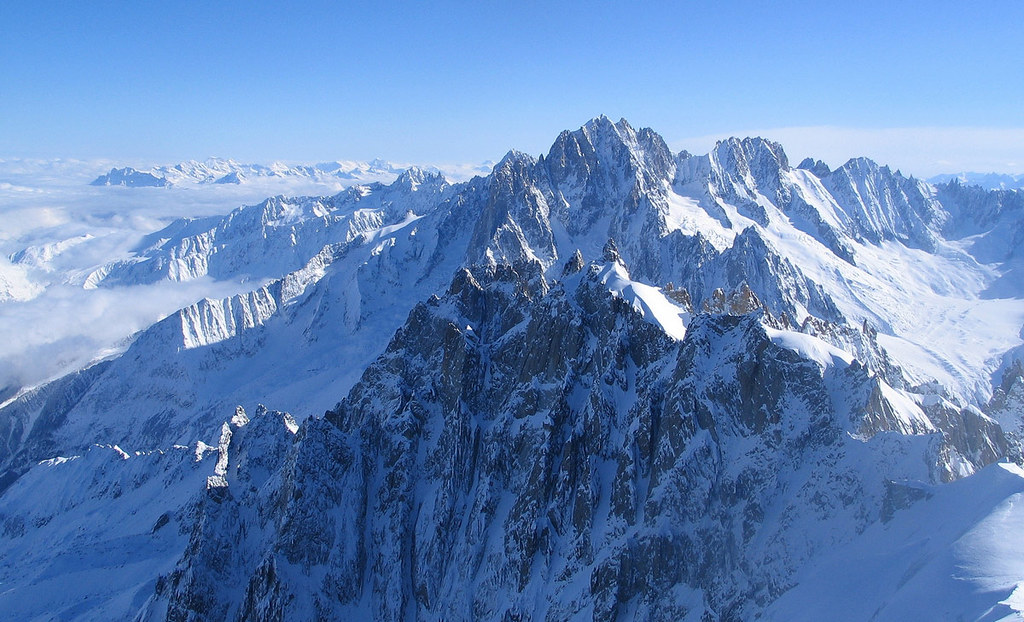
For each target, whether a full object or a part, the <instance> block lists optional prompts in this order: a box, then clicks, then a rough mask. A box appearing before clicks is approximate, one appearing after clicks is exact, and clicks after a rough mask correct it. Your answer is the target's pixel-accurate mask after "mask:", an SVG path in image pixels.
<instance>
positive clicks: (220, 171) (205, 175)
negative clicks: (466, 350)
mask: <svg viewBox="0 0 1024 622" xmlns="http://www.w3.org/2000/svg"><path fill="white" fill-rule="evenodd" d="M490 167H491V163H484V164H481V165H480V166H478V167H475V168H474V167H469V168H468V170H469V171H472V172H473V173H479V174H487V173H489V172H490ZM406 168H408V166H400V165H396V164H393V163H391V162H387V161H385V160H381V159H376V160H372V161H370V162H354V161H342V162H321V163H319V164H312V165H294V166H292V165H287V164H281V163H273V164H270V165H262V164H243V163H240V162H235V161H234V160H229V159H223V158H209V159H207V160H205V161H203V162H198V161H196V160H188V161H186V162H182V163H180V164H175V165H173V166H157V167H154V168H151V169H146V170H139V169H135V168H132V167H124V168H112V169H110V172H108V173H106V174H103V175H100V176H99V177H97V178H96V179H95V180H93V182H92V184H91V185H93V186H128V187H164V186H176V185H181V184H242V183H246V182H248V181H251V180H254V179H259V178H294V179H307V180H312V181H317V182H329V181H335V182H343V183H345V184H346V185H347V184H350V183H357V182H358V183H368V182H374V181H392V180H394V179H395V177H397V176H398V174H399V173H401V172H402V171H404V170H406ZM424 168H425V170H427V171H428V172H435V173H436V172H442V169H441V168H437V167H424ZM463 168H466V167H463ZM444 170H446V171H447V169H444Z"/></svg>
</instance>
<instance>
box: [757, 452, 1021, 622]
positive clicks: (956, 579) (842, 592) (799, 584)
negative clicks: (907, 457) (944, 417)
mask: <svg viewBox="0 0 1024 622" xmlns="http://www.w3.org/2000/svg"><path fill="white" fill-rule="evenodd" d="M896 486H899V485H896ZM904 486H905V491H904V494H903V499H904V502H906V503H908V504H909V507H907V508H905V509H904V508H899V507H897V508H894V509H893V511H892V514H891V515H889V516H887V517H885V520H883V521H882V522H880V523H877V524H875V525H872V526H871V527H870V528H869V529H867V530H865V531H864V533H862V534H860V535H858V536H857V537H856V538H854V539H853V540H852V541H851V542H849V543H847V544H845V545H843V546H841V547H837V548H836V549H834V550H832V551H829V552H828V553H827V554H825V555H822V556H821V558H820V559H818V560H816V561H815V562H814V563H812V564H810V565H808V566H807V567H806V568H804V569H802V570H801V572H800V573H799V574H798V575H797V577H796V578H795V580H796V587H794V588H793V589H792V590H790V591H788V592H786V593H785V594H783V595H782V597H780V598H779V600H778V601H776V602H775V603H773V604H772V606H771V607H769V608H768V610H767V612H766V613H765V615H764V616H763V619H766V620H823V619H828V620H871V619H876V620H957V619H963V620H1020V619H1024V586H1022V584H1021V577H1024V538H1021V534H1022V533H1024V504H1022V502H1024V471H1022V470H1021V468H1020V466H1018V465H1016V464H1012V463H1011V464H1005V463H1001V464H993V465H991V466H989V467H986V468H985V469H983V470H982V471H981V472H979V473H978V474H977V475H975V476H973V477H971V478H969V479H966V480H962V481H958V482H954V483H952V484H949V485H946V486H939V487H933V486H924V485H920V484H909V485H904ZM894 489H895V488H894Z"/></svg>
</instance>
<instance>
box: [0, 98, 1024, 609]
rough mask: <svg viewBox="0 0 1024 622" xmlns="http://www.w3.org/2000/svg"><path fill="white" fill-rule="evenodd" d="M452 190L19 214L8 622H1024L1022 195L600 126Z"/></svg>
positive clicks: (9, 200)
mask: <svg viewBox="0 0 1024 622" xmlns="http://www.w3.org/2000/svg"><path fill="white" fill-rule="evenodd" d="M2 164H4V163H2V162H0V170H3V169H4V167H3V166H2ZM8 164H9V163H8ZM19 166H20V165H19ZM62 170H63V169H62V168H60V167H57V168H56V169H54V170H53V171H51V175H53V176H55V177H59V176H60V173H61V171H62ZM104 170H106V169H104ZM474 173H480V174H476V175H475V176H473V177H471V178H468V176H467V177H466V178H463V179H462V180H458V179H453V176H452V175H448V176H446V173H445V172H442V171H440V170H437V169H420V168H416V167H394V166H392V165H388V164H386V163H381V162H377V163H371V164H369V165H359V166H346V165H344V164H343V163H337V164H336V165H322V166H319V168H318V167H290V168H289V167H276V168H275V167H273V166H272V167H258V166H255V165H238V164H237V163H233V162H231V161H227V160H211V161H208V162H206V163H191V164H190V165H188V166H186V165H178V166H177V167H157V168H154V169H149V170H143V171H140V170H136V169H132V168H116V167H115V168H114V169H113V170H110V172H109V173H105V174H102V175H101V176H100V177H99V178H95V175H96V172H92V173H89V174H86V173H84V172H81V171H80V172H79V173H78V176H77V177H75V179H76V180H77V181H76V183H77V184H79V185H80V186H82V187H83V189H72V188H71V187H70V186H64V187H62V191H61V192H63V194H61V192H56V193H49V194H47V193H46V192H44V191H42V190H39V189H38V188H35V187H33V186H32V184H31V179H30V177H31V175H22V176H20V177H17V176H7V177H6V179H4V180H3V181H2V183H0V198H2V199H3V204H2V205H0V207H2V208H3V210H4V211H3V213H4V217H5V220H6V219H10V220H7V222H10V223H11V224H10V226H6V232H5V233H4V235H3V237H0V243H2V244H3V250H4V253H5V255H6V257H4V258H3V259H2V261H0V310H2V311H3V314H2V315H3V316H4V318H5V319H2V322H0V335H2V336H3V337H4V339H3V341H4V342H5V345H4V346H3V347H4V348H8V349H7V350H0V361H2V362H3V366H4V367H8V368H9V369H0V618H3V619H10V620H26V621H35V620H39V621H43V620H137V621H140V622H143V621H156V620H175V621H200V620H211V621H213V620H231V621H241V620H268V621H269V620H364V619H373V620H394V621H398V620H502V621H522V620H634V619H635V620H687V621H694V622H698V621H699V622H711V621H739V620H1021V619H1024V470H1022V468H1021V466H1020V465H1021V463H1022V461H1024V276H1022V274H1024V272H1022V271H1024V250H1022V249H1024V193H1022V192H1021V191H1019V190H1014V189H1005V188H1004V189H989V188H983V187H981V186H978V185H974V184H972V183H969V181H967V180H966V179H960V178H952V179H950V180H943V181H941V183H934V184H932V183H926V182H923V181H919V180H917V179H914V178H913V177H907V176H904V175H903V174H901V173H900V172H898V171H893V170H891V169H890V168H888V167H886V166H883V165H880V164H877V163H875V162H873V161H870V160H867V159H863V158H855V159H851V160H850V161H848V162H847V163H845V164H844V165H842V166H840V167H838V168H835V169H834V170H833V169H831V168H830V167H829V166H828V165H826V164H825V163H823V162H821V161H816V160H812V159H807V160H805V161H804V162H802V163H800V164H799V165H798V166H793V165H792V163H790V162H789V160H788V158H787V156H786V154H785V152H784V151H783V148H782V146H781V145H779V144H777V143H773V142H771V141H768V140H764V139H761V138H745V139H736V138H732V139H729V140H724V141H721V142H719V143H718V144H717V145H716V146H715V147H714V149H712V150H711V152H710V153H708V154H706V155H692V154H690V153H687V152H685V151H684V152H680V153H672V152H671V151H670V150H669V148H668V147H667V145H666V144H665V141H664V140H663V139H662V138H661V137H660V136H659V135H658V134H656V133H655V132H654V131H652V130H650V129H646V128H645V129H640V130H636V129H634V128H633V127H631V126H630V125H629V124H628V123H627V122H626V121H625V120H621V121H619V122H617V123H614V122H612V121H611V120H609V119H607V118H605V117H598V118H596V119H594V120H592V121H590V122H588V123H587V124H586V125H584V126H583V127H582V128H580V129H578V130H575V131H566V132H563V133H562V134H560V135H559V136H558V137H557V138H556V140H555V141H554V144H553V145H552V147H551V149H550V150H549V152H548V153H547V154H545V155H543V156H541V157H537V158H535V157H533V156H529V155H526V154H523V153H519V152H515V151H513V152H509V153H508V154H507V155H506V156H505V157H504V158H503V159H502V160H501V161H500V162H498V163H497V164H495V165H493V167H491V166H487V167H486V172H484V171H474ZM346 176H347V177H346ZM375 176H376V177H375ZM92 179H95V181H94V182H92V183H94V184H96V185H95V186H90V185H89V184H90V180H92ZM275 180H277V181H280V180H285V181H286V182H287V183H289V184H292V183H301V184H312V186H310V185H306V186H294V185H292V186H287V187H289V188H296V187H303V188H314V189H317V188H320V189H327V188H330V191H329V192H326V193H323V192H319V193H317V192H314V193H313V194H308V195H295V194H276V195H275V196H272V197H271V198H263V197H265V196H269V195H268V194H264V195H262V196H260V199H261V200H255V199H254V200H249V199H250V198H251V197H252V193H254V192H260V191H262V190H263V189H266V188H270V187H274V188H280V187H281V186H268V185H260V184H267V183H277V181H275ZM317 184H320V185H317ZM332 184H338V185H337V186H333V185H332ZM113 186H120V187H113ZM147 186H155V187H147ZM75 188H78V187H77V186H76V187H75ZM84 188H87V190H86V189H84ZM76 193H78V194H76ZM72 195H74V196H84V197H89V201H99V200H102V201H103V202H105V205H107V207H106V208H104V209H95V210H84V211H80V212H74V211H72V212H69V211H67V210H64V211H61V209H59V204H60V202H61V200H62V197H68V196H72ZM211 197H214V198H217V201H220V202H219V203H218V202H217V201H214V200H213V199H211ZM235 199H245V201H244V202H245V203H246V204H245V205H243V206H242V207H237V208H236V209H233V210H226V209H220V208H219V207H220V206H223V202H224V201H225V200H229V201H230V200H235ZM172 203H173V206H172V205H171V204H172ZM235 205H237V203H235ZM19 206H20V207H19ZM161 206H162V207H161ZM30 208H31V209H30ZM121 208H123V211H122V210H121ZM189 210H192V211H191V212H189ZM69 214H71V215H70V216H69ZM82 214H85V215H87V216H88V217H87V218H85V224H84V225H81V226H80V225H79V224H76V223H80V221H82V218H79V217H78V216H81V215H82ZM30 216H31V217H32V218H36V219H37V220H36V221H35V224H34V225H33V226H31V227H30V226H28V225H27V224H24V223H23V219H25V218H29V217H30ZM19 223H21V224H19ZM19 227H21V228H20V229H19ZM67 301H72V302H71V303H67ZM98 301H102V304H101V303H100V302H98ZM156 301H159V303H158V302H156ZM100 306H102V307H103V310H104V313H106V312H108V311H109V312H110V313H114V315H113V316H110V315H104V314H103V313H100V312H99V311H96V310H95V308H98V307H100ZM59 313H63V314H64V315H60V316H59V317H61V318H62V319H61V320H60V321H54V322H51V323H47V320H46V318H47V317H51V316H53V315H54V314H59ZM109 317H114V318H116V321H110V320H106V319H104V318H109ZM129 319H130V321H129ZM76 323H77V324H80V325H85V326H88V327H89V329H88V333H90V334H77V333H73V332H69V331H68V330H67V328H66V325H68V324H71V325H74V324H76ZM111 324H117V325H118V326H120V327H121V330H120V332H119V331H118V330H115V329H114V328H112V327H111V326H110V325H111ZM40 325H41V326H42V328H40V327H39V326H40ZM124 327H130V330H129V329H128V328H124ZM62 331H63V332H62ZM37 333H45V335H43V336H39V335H38V334H37ZM46 335H49V341H47V337H46ZM29 339H36V341H34V342H32V343H33V344H35V345H33V346H32V347H31V348H28V347H27V346H26V348H28V349H22V350H17V349H11V348H13V346H12V345H11V344H13V343H14V342H17V341H19V340H29ZM5 353H6V357H5V356H4V355H5ZM36 359H40V360H41V359H47V361H48V362H47V363H46V364H43V363H39V364H37V365H35V367H33V366H32V365H29V364H28V361H29V360H32V361H34V360H36ZM61 361H62V362H61ZM18 365H21V367H18V368H17V369H15V367H17V366H18Z"/></svg>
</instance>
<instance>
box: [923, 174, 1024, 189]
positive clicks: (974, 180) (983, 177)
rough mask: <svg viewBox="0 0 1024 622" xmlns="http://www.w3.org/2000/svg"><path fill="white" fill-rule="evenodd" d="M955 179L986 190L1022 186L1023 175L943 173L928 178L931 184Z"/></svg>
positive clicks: (1023, 183)
mask: <svg viewBox="0 0 1024 622" xmlns="http://www.w3.org/2000/svg"><path fill="white" fill-rule="evenodd" d="M954 180H955V181H957V182H958V183H960V184H962V185H965V186H981V187H982V188H984V189H986V190H1018V189H1021V188H1024V175H1009V174H1006V173H945V174H943V175H936V176H935V177H931V178H929V179H928V182H929V183H932V184H945V183H949V182H951V181H954Z"/></svg>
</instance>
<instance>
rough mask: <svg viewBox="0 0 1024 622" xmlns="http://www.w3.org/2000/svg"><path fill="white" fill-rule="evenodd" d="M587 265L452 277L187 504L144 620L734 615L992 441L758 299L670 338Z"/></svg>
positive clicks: (991, 430)
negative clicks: (370, 355)
mask: <svg viewBox="0 0 1024 622" xmlns="http://www.w3.org/2000/svg"><path fill="white" fill-rule="evenodd" d="M600 272H601V266H597V265H593V266H590V267H589V268H587V269H585V270H583V271H581V272H580V273H577V274H575V275H573V276H571V277H569V278H566V279H565V280H564V281H561V282H558V283H555V284H550V283H548V282H547V281H546V280H545V278H544V276H543V273H542V270H541V266H540V265H539V264H537V263H525V264H517V265H513V266H507V265H501V266H495V267H484V268H477V269H473V270H464V271H462V272H461V273H459V274H458V275H456V277H455V279H454V281H453V282H452V284H451V286H450V288H449V290H448V292H447V294H446V295H445V296H444V297H442V298H433V299H431V300H430V301H428V302H426V303H423V304H419V305H417V306H416V307H415V308H414V310H413V311H412V312H411V313H410V316H409V319H408V321H407V322H406V324H405V326H403V327H402V328H401V329H400V330H399V331H398V332H397V333H396V335H395V337H394V339H393V340H392V342H391V344H390V345H389V347H388V349H387V351H386V352H385V353H384V354H383V355H382V356H381V357H380V358H379V359H378V360H377V361H376V362H375V363H374V364H373V365H371V366H370V367H369V368H368V369H367V370H366V372H365V373H364V374H363V377H362V379H361V380H360V382H359V383H357V384H356V386H355V387H353V389H352V391H351V392H350V393H349V395H348V397H347V398H346V399H345V400H344V401H342V402H341V403H340V404H339V405H338V406H337V408H335V409H334V410H332V411H330V412H328V413H327V415H326V416H325V417H324V418H323V419H319V420H309V421H308V422H307V423H306V425H305V426H303V428H302V431H301V432H300V433H299V436H298V441H297V443H296V445H295V446H294V448H293V449H292V451H291V454H290V456H289V458H288V459H287V460H286V462H285V466H284V467H283V468H282V469H281V470H280V471H279V473H278V474H277V475H275V476H274V477H275V478H278V477H279V478H280V479H279V480H275V482H276V483H275V485H274V486H273V487H264V488H258V487H256V488H254V487H252V486H249V487H247V486H246V484H245V479H244V477H243V476H242V475H241V473H242V470H244V467H239V469H242V470H239V471H236V473H237V474H238V475H236V477H238V478H239V481H235V480H233V479H232V478H230V477H229V478H228V480H227V481H228V488H229V490H232V491H234V490H238V491H239V492H238V493H236V494H232V495H231V496H230V497H229V498H227V499H224V500H220V499H217V500H212V499H207V500H206V501H204V502H203V506H202V509H201V516H200V518H199V519H198V521H197V527H196V530H195V531H194V532H193V536H192V538H193V542H195V543H196V545H195V546H194V547H191V548H190V550H189V551H187V552H186V554H185V556H184V557H183V559H182V560H181V561H180V562H179V564H178V568H177V570H175V571H174V572H173V573H172V574H171V575H170V576H169V578H168V579H167V580H166V581H164V582H163V583H162V584H161V588H160V589H159V590H158V599H157V600H156V601H154V605H153V606H154V607H156V609H154V611H157V610H159V611H160V612H162V611H164V608H165V607H166V611H167V612H168V619H181V620H185V619H193V618H192V617H190V616H201V617H206V616H209V617H210V618H212V619H238V620H243V619H244V620H272V619H299V618H302V619H305V618H311V617H327V618H345V617H359V616H372V617H374V618H376V619H381V620H401V619H408V618H409V617H414V618H444V619H469V618H475V619H493V620H505V619H551V620H562V619H570V618H576V617H586V618H594V619H602V620H605V619H607V620H612V619H631V618H634V617H640V618H643V619H665V620H670V619H672V620H674V619H688V618H694V619H700V618H701V617H702V616H707V615H710V616H712V617H713V618H715V619H723V620H741V619H748V618H749V617H750V616H752V615H754V614H755V613H756V612H757V611H759V610H760V608H761V607H763V606H764V605H766V604H768V603H770V602H772V601H773V600H774V599H775V598H776V597H777V596H778V595H779V594H781V593H782V592H783V591H784V590H785V589H786V588H788V587H789V586H790V578H791V576H792V574H793V573H794V572H795V570H796V569H798V568H799V567H800V566H801V565H802V564H803V563H805V562H806V561H807V560H808V559H809V558H810V557H812V556H813V555H815V554H817V553H818V552H820V551H823V550H826V549H828V548H829V547H831V546H835V545H837V544H841V543H844V542H845V541H847V540H848V539H850V538H851V537H852V535H853V534H855V533H857V532H859V531H861V530H863V529H864V528H865V527H866V526H868V525H869V524H871V523H872V522H875V521H877V520H880V518H881V515H882V514H881V513H882V512H883V509H884V508H885V507H887V506H886V503H887V501H886V500H887V498H888V496H890V495H892V494H894V493H892V492H891V491H890V490H889V488H887V486H886V484H885V483H886V482H887V481H891V480H905V479H915V480H925V481H943V480H948V479H951V478H953V477H955V476H957V475H959V474H960V473H959V472H958V469H959V468H960V466H961V465H963V464H969V465H972V466H981V465H983V464H986V463H987V462H990V461H992V460H994V459H995V458H996V457H998V455H1000V454H999V451H1000V450H1001V449H1004V447H1002V446H999V444H1000V443H1001V442H1002V440H1001V434H1000V433H999V431H998V426H996V425H994V423H992V422H989V423H988V424H982V426H981V429H975V430H974V433H970V434H967V435H966V437H967V438H966V439H961V438H958V437H957V436H956V435H955V434H944V433H941V432H939V429H940V428H947V429H949V430H951V431H956V430H969V429H972V426H975V425H978V424H977V423H972V422H971V421H969V417H968V416H966V415H963V414H961V413H957V412H955V411H950V412H945V413H943V415H944V416H945V417H948V420H943V421H939V422H936V421H933V419H932V417H931V416H930V415H929V414H927V413H926V412H925V411H924V410H922V409H920V408H918V407H916V406H915V405H914V404H913V403H912V402H910V403H909V404H908V402H909V400H908V398H906V397H905V396H904V395H902V394H900V393H899V392H897V391H896V390H894V389H892V388H891V387H889V386H888V385H887V384H886V383H884V381H882V380H881V379H879V378H878V377H877V376H875V375H874V374H873V373H871V372H870V371H868V369H867V368H865V367H864V366H863V365H861V364H859V363H857V362H850V361H849V360H848V359H847V360H844V359H843V358H842V355H841V354H840V352H841V351H839V350H835V349H833V350H829V351H828V352H829V353H828V354H827V355H826V356H822V357H820V358H817V359H815V358H809V357H808V356H807V354H806V352H807V351H808V349H809V346H810V345H813V344H817V345H816V347H818V348H824V349H827V346H825V345H824V344H823V343H822V342H821V341H819V340H818V339H816V338H813V337H808V336H804V335H799V334H797V333H791V332H786V331H782V332H780V331H776V330H774V329H770V328H766V327H765V326H764V324H763V323H762V318H763V317H764V316H763V314H762V313H761V312H760V311H759V310H758V311H755V312H754V313H750V314H746V315H743V314H740V315H737V314H728V313H727V314H722V315H701V316H698V317H696V318H695V319H694V320H693V321H692V323H690V325H689V327H688V328H687V333H686V336H685V338H684V339H683V340H682V341H676V340H674V339H672V338H671V337H669V336H668V335H666V334H665V333H664V332H663V331H662V330H660V328H659V327H658V326H657V325H655V324H652V323H651V322H649V321H646V320H645V319H644V318H643V317H642V316H641V314H640V313H638V312H637V311H636V310H635V309H634V308H631V307H630V306H629V305H627V304H624V300H623V299H621V298H618V297H615V296H613V295H612V294H610V293H609V292H608V291H607V290H606V289H605V288H604V287H603V286H602V284H601V282H600V280H599V278H598V276H599V274H600ZM680 311H682V309H680ZM887 431H898V432H899V434H896V435H891V434H887V433H886V432H887ZM982 438H985V439H989V440H988V442H989V443H990V445H987V446H985V447H984V448H982V449H981V450H980V451H979V450H978V449H977V448H975V447H973V446H972V445H971V444H972V443H975V442H976V441H978V440H979V439H982ZM232 443H234V440H233V439H232ZM991 443H995V444H996V445H997V446H992V445H991ZM229 455H230V454H229ZM909 456H914V458H913V459H910V460H907V458H908V457H909ZM229 464H230V458H229ZM890 511H891V510H890ZM232 534H235V535H232ZM252 534H260V535H261V536H262V537H254V536H253V535H252ZM211 542H213V543H221V544H218V545H217V548H219V549H221V550H223V551H224V555H219V554H215V555H211V554H210V543H211ZM225 556H227V557H226V558H225ZM242 585H244V586H245V588H244V590H243V589H241V588H240V587H238V586H242ZM225 586H231V587H230V588H226V587H225Z"/></svg>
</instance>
